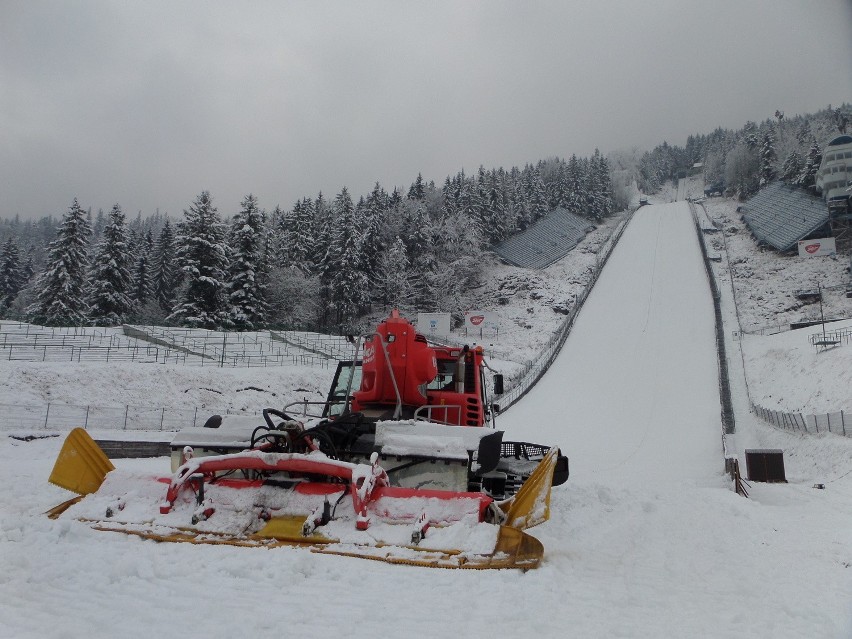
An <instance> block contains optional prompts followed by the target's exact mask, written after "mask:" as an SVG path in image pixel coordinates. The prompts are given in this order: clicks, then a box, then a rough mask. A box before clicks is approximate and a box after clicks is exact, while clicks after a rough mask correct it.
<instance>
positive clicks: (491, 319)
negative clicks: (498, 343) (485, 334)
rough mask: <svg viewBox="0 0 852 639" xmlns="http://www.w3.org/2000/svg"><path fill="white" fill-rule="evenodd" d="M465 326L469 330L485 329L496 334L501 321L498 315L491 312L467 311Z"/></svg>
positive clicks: (465, 313)
mask: <svg viewBox="0 0 852 639" xmlns="http://www.w3.org/2000/svg"><path fill="white" fill-rule="evenodd" d="M464 326H465V328H466V329H468V330H471V329H483V330H486V331H495V332H496V331H497V330H498V329H499V328H500V320H499V319H498V317H497V314H496V313H492V312H490V311H465V312H464Z"/></svg>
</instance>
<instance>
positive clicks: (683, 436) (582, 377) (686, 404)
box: [498, 202, 723, 486]
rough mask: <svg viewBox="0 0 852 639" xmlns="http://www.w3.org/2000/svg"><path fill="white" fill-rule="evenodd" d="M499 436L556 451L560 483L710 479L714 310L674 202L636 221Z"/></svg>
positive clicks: (714, 458) (717, 456) (714, 465)
mask: <svg viewBox="0 0 852 639" xmlns="http://www.w3.org/2000/svg"><path fill="white" fill-rule="evenodd" d="M498 428H501V429H503V430H505V431H506V439H524V438H527V439H528V441H538V442H550V443H553V444H555V445H559V446H560V447H561V448H562V450H563V451H564V452H565V453H566V454H567V455H568V457H569V458H570V463H571V480H569V481H578V480H579V481H583V480H586V481H589V480H591V481H595V482H604V483H607V484H610V485H620V486H636V485H637V484H639V483H643V482H655V483H656V482H661V481H662V482H672V481H677V482H683V481H684V480H686V481H689V480H693V481H695V482H697V483H700V484H705V483H706V482H707V481H708V480H711V478H712V477H717V478H718V476H719V474H720V473H721V472H722V470H723V457H722V452H721V424H720V406H719V389H718V376H717V358H716V347H715V333H714V315H713V303H712V298H711V295H710V287H709V285H708V283H707V279H706V275H705V272H704V265H703V263H702V255H701V251H700V247H699V244H698V238H697V237H696V233H695V227H694V225H693V221H692V216H691V213H690V210H689V207H688V205H687V204H686V203H685V202H675V203H672V204H663V205H653V206H646V207H643V208H641V209H640V210H639V211H637V212H636V213H635V215H634V217H633V220H632V221H631V222H630V224H629V226H628V228H627V229H626V230H625V232H624V235H623V236H622V238H621V240H620V241H619V243H618V245H617V247H616V249H615V251H614V252H613V254H612V256H611V257H610V259H609V261H608V262H607V264H606V266H605V267H604V269H603V272H602V273H601V276H600V278H599V279H598V282H597V284H596V285H595V287H594V289H593V291H592V294H591V295H590V296H589V298H588V299H587V301H586V304H585V305H584V307H583V309H582V311H581V312H580V315H579V316H578V317H577V321H576V323H575V325H574V328H573V330H572V332H571V334H570V335H569V337H568V339H567V341H566V343H565V346H564V347H563V349H562V351H561V353H560V354H559V356H558V358H557V359H556V361H555V362H554V364H553V366H552V367H551V368H550V370H549V371H548V372H547V373H546V374H545V375H544V377H543V378H542V379H541V381H539V383H538V384H536V386H535V387H534V388H533V389H532V390H531V391H530V393H529V394H528V395H527V396H526V397H525V398H524V399H523V400H522V401H521V402H519V403H518V404H516V405H515V406H513V407H512V408H511V409H509V410H508V411H507V412H506V413H505V414H504V415H502V416H501V417H500V418H499V419H498ZM711 481H712V480H711Z"/></svg>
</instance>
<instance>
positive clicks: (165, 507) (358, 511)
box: [47, 431, 555, 570]
mask: <svg viewBox="0 0 852 639" xmlns="http://www.w3.org/2000/svg"><path fill="white" fill-rule="evenodd" d="M81 433H82V434H80V433H76V432H75V433H72V435H69V438H68V439H69V440H70V442H71V443H70V444H69V443H68V441H66V446H68V447H69V449H70V450H71V451H76V453H70V452H66V447H63V450H62V452H60V455H59V458H58V459H57V462H56V466H55V468H54V471H53V474H51V480H50V481H51V482H54V479H57V480H58V481H56V482H54V483H57V484H58V485H61V486H63V487H65V488H69V490H75V492H79V493H81V494H83V496H81V497H77V498H75V499H72V500H69V501H67V502H65V503H63V504H60V505H59V506H57V507H55V508H54V509H52V510H51V511H48V513H47V514H48V516H49V517H51V518H54V519H55V518H59V517H69V518H73V519H76V520H79V521H82V522H84V523H86V524H88V525H89V526H91V527H92V528H94V529H96V530H104V531H113V532H122V533H125V534H130V535H136V536H139V537H142V538H145V539H152V540H156V541H171V542H187V543H194V544H227V545H232V546H249V547H265V548H274V547H279V546H299V547H305V548H308V549H310V550H312V551H313V552H317V553H323V554H335V555H343V556H349V557H359V558H364V559H372V560H376V561H384V562H387V563H393V564H406V565H414V566H425V567H438V568H462V569H488V568H491V569H495V568H519V569H523V570H528V569H531V568H536V567H538V565H539V564H540V562H541V559H542V557H543V554H544V548H543V546H542V544H541V543H540V542H539V541H538V540H537V539H536V538H535V537H532V536H530V535H528V534H527V533H525V532H523V530H522V528H526V527H529V526H532V525H536V524H537V523H541V522H542V521H544V520H545V519H546V518H547V515H548V506H549V493H550V478H552V470H553V463H555V453H554V455H553V460H551V461H550V462H549V465H548V464H545V462H542V465H541V466H540V467H539V468H538V469H537V471H536V472H535V473H533V475H532V476H531V477H530V479H529V480H528V482H527V483H525V484H524V487H523V488H522V489H521V491H519V492H518V494H517V495H516V496H515V497H514V498H513V499H512V500H510V502H506V503H503V504H500V505H498V504H495V503H493V500H492V499H491V498H490V497H488V496H487V495H484V494H482V493H471V492H452V491H440V490H423V489H414V488H401V487H395V486H390V485H388V481H387V475H386V474H385V471H384V470H383V469H382V468H381V467H380V466H379V465H378V463H377V460H376V459H374V460H373V464H372V465H369V464H352V463H348V462H342V461H338V460H334V459H331V458H329V457H327V456H326V455H324V454H322V453H320V452H318V451H315V452H313V453H307V454H297V453H268V452H264V451H261V450H248V451H244V452H242V453H235V454H230V455H219V456H210V457H203V458H197V459H192V458H190V459H188V460H187V462H186V463H185V464H183V465H182V466H181V467H180V468H179V469H178V471H177V472H176V473H175V474H174V475H173V476H172V477H170V478H161V477H157V476H152V475H141V474H133V473H129V472H126V471H122V470H112V464H110V463H109V460H108V459H106V456H105V455H103V453H102V452H101V451H100V449H99V448H98V446H97V444H95V443H94V441H92V440H91V438H89V436H88V434H87V433H85V431H81ZM547 459H550V456H548V458H546V460H547ZM81 460H82V461H81ZM104 460H106V464H105V463H104ZM107 464H108V466H107ZM538 471H541V472H538ZM548 473H549V474H548ZM79 477H83V478H84V480H80V479H78V478H79ZM537 477H538V479H537ZM59 481H62V483H59ZM95 484H97V486H95ZM528 485H529V487H528V488H527V486H528ZM71 486H73V487H74V488H71ZM93 486H95V488H94V489H92V487H93ZM525 489H526V490H525ZM84 491H86V492H84Z"/></svg>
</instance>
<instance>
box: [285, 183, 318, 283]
mask: <svg viewBox="0 0 852 639" xmlns="http://www.w3.org/2000/svg"><path fill="white" fill-rule="evenodd" d="M293 231H294V234H293V237H292V245H291V246H290V247H289V250H290V251H291V258H290V262H291V264H292V265H293V266H295V267H296V268H297V269H299V270H300V271H301V272H302V273H305V274H308V273H310V272H311V267H312V261H313V252H314V244H315V243H316V239H315V232H316V230H315V227H314V203H313V202H312V201H311V198H302V200H301V202H299V207H298V209H296V208H295V207H294V209H293Z"/></svg>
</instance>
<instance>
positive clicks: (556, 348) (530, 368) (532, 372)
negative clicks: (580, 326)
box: [496, 211, 635, 412]
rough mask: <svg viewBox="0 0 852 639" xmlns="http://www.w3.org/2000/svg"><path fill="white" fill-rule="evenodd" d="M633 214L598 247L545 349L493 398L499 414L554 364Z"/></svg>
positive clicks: (520, 396)
mask: <svg viewBox="0 0 852 639" xmlns="http://www.w3.org/2000/svg"><path fill="white" fill-rule="evenodd" d="M634 213H635V211H633V212H630V213H629V214H628V215H627V216H626V217H625V219H624V220H623V221H622V222H621V224H619V226H618V227H617V228H616V230H615V231H614V232H613V233H612V234H611V235H610V237H609V238H608V239H607V241H606V242H604V244H603V245H602V246H601V248H600V250H599V251H598V254H597V259H596V261H595V266H594V268H593V269H592V271H591V277H590V279H589V281H588V282H587V283H586V286H585V287H584V288H583V291H582V292H581V293H580V294H579V295H578V296H577V299H576V300H575V302H574V305H573V306H572V308H571V310H570V311H569V312H568V314H567V315H566V316H565V319H564V320H563V321H562V323H561V324H560V325H559V327H558V328H557V329H556V331H555V332H554V334H553V335H552V336H551V338H550V339H549V340H548V343H547V345H546V346H545V347H544V348H543V349H542V350H541V351H539V353H538V355H537V356H536V357H535V358H534V359H532V360H530V361H529V362H527V363H526V364H525V365H524V368H523V370H522V371H521V373H520V374H519V375H518V377H516V378H515V379H514V380H513V381H512V382H510V384H509V385H508V388H507V389H506V392H505V393H503V394H502V395H499V396H497V397H496V404H497V405H498V406H499V408H500V411H501V412H502V411H505V410H506V409H507V408H509V407H510V406H512V404H515V403H516V402H518V401H519V400H520V399H521V398H522V397H523V396H524V395H526V394H527V393H528V392H529V390H530V389H531V388H532V387H533V386H535V384H536V383H537V382H538V380H539V379H541V378H542V376H543V375H544V374H545V373H546V372H547V370H548V369H549V368H550V366H551V364H553V362H554V361H556V357H557V356H558V355H559V352H560V351H561V350H562V346H563V345H564V344H565V340H566V339H568V335H569V334H570V332H571V329H572V328H573V326H574V321H575V320H576V318H577V315H578V314H579V313H580V310H581V309H582V308H583V304H585V302H586V299H587V298H588V297H589V294H590V293H591V292H592V288H593V287H594V286H595V283H596V282H597V281H598V277H599V276H600V274H601V271H603V268H604V266H606V263H607V260H609V257H610V255H612V252H613V250H615V247H616V245H617V244H618V241H619V240H620V239H621V236H622V234H623V233H624V230H625V229H626V228H627V225H628V224H629V223H630V220H631V219H633V214H634Z"/></svg>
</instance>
